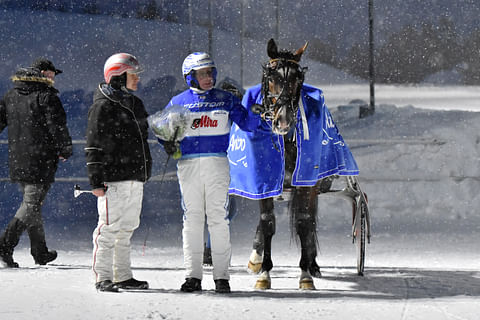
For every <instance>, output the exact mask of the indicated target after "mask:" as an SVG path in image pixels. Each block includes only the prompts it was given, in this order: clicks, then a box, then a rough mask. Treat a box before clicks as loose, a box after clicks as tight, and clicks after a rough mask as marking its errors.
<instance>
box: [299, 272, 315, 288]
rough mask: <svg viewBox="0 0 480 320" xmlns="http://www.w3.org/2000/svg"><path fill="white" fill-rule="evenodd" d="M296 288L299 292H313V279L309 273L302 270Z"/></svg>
mask: <svg viewBox="0 0 480 320" xmlns="http://www.w3.org/2000/svg"><path fill="white" fill-rule="evenodd" d="M298 287H299V288H300V289H301V290H315V285H314V284H313V279H312V276H311V275H310V272H309V271H303V270H302V274H301V275H300V281H299V283H298Z"/></svg>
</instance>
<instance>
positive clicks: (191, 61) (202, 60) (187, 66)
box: [182, 52, 217, 88]
mask: <svg viewBox="0 0 480 320" xmlns="http://www.w3.org/2000/svg"><path fill="white" fill-rule="evenodd" d="M208 67H211V68H212V71H213V74H212V76H213V82H214V84H215V82H216V80H217V68H216V67H215V63H214V62H213V60H212V58H211V57H210V55H209V54H208V53H206V52H194V53H192V54H189V55H188V56H187V57H186V58H185V60H184V61H183V64H182V73H183V77H184V78H185V82H186V83H187V85H188V86H190V87H194V88H198V87H199V84H198V81H197V79H195V75H194V72H192V71H195V70H199V69H203V68H208Z"/></svg>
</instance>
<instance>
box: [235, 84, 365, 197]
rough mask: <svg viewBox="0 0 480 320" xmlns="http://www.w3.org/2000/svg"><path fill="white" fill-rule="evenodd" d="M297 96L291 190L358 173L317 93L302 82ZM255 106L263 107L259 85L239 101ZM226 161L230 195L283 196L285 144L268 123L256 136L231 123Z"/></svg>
mask: <svg viewBox="0 0 480 320" xmlns="http://www.w3.org/2000/svg"><path fill="white" fill-rule="evenodd" d="M300 96H301V101H300V102H299V110H298V113H297V121H296V127H295V129H296V130H295V133H294V134H295V141H296V143H297V161H296V165H295V170H294V171H293V176H292V181H291V184H292V186H314V185H315V184H316V183H317V181H318V180H320V179H322V178H325V177H328V176H331V175H339V176H355V175H358V173H359V170H358V166H357V163H356V162H355V159H354V158H353V155H352V153H351V152H350V149H349V148H348V146H347V144H346V143H345V142H344V140H343V138H342V136H341V135H340V133H339V131H338V128H337V126H336V125H335V123H334V122H333V119H332V116H331V114H330V111H329V110H328V109H327V106H326V105H325V100H324V97H323V92H322V90H320V89H318V88H315V87H313V86H310V85H307V84H304V85H303V87H302V90H301V94H300ZM255 103H257V104H261V103H262V94H261V85H260V84H259V85H256V86H254V87H251V88H250V89H248V90H247V92H246V93H245V95H244V97H243V101H242V104H243V106H244V107H245V108H247V109H248V110H250V107H251V106H252V105H253V104H255ZM268 126H270V127H268ZM228 158H229V162H230V187H229V193H230V194H233V195H238V196H242V197H246V198H249V199H265V198H269V197H274V196H278V195H280V194H281V193H282V192H283V180H284V174H285V152H284V142H283V137H282V136H279V135H277V134H274V133H272V132H271V122H264V127H263V128H260V129H258V130H257V131H255V132H245V131H243V130H241V129H240V128H239V127H238V126H237V125H235V124H234V125H233V126H232V129H231V131H230V145H229V148H228Z"/></svg>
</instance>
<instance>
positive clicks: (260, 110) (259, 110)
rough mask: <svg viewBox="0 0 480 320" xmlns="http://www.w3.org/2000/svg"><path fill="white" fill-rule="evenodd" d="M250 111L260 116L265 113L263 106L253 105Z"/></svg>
mask: <svg viewBox="0 0 480 320" xmlns="http://www.w3.org/2000/svg"><path fill="white" fill-rule="evenodd" d="M250 110H251V111H252V112H253V113H255V114H262V113H264V112H265V107H264V106H263V104H258V103H255V104H254V105H252V106H251V107H250Z"/></svg>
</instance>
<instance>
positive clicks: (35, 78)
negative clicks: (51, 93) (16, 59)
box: [11, 68, 55, 87]
mask: <svg viewBox="0 0 480 320" xmlns="http://www.w3.org/2000/svg"><path fill="white" fill-rule="evenodd" d="M11 79H12V81H13V82H18V81H22V82H37V83H44V84H46V85H47V86H49V87H53V85H54V84H55V81H53V80H52V79H49V78H47V77H44V76H43V75H42V74H41V73H40V71H39V70H38V69H35V68H20V69H18V71H17V72H16V73H15V74H14V75H13V76H12V77H11Z"/></svg>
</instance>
